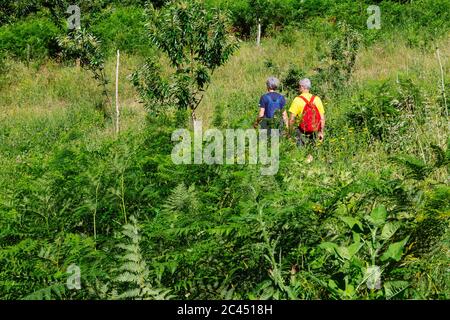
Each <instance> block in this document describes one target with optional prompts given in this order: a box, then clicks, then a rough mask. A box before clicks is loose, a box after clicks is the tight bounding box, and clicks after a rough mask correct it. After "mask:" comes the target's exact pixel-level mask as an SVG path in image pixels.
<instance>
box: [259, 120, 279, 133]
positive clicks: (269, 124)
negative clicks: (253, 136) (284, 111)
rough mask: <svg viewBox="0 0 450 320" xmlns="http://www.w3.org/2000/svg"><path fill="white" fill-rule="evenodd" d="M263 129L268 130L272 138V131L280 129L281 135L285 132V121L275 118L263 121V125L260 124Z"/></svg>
mask: <svg viewBox="0 0 450 320" xmlns="http://www.w3.org/2000/svg"><path fill="white" fill-rule="evenodd" d="M259 126H260V128H261V129H266V130H267V134H268V135H269V136H270V133H271V129H279V130H280V135H281V134H282V133H283V131H284V122H283V120H282V119H281V120H276V119H274V118H264V119H262V120H261V123H260V124H259Z"/></svg>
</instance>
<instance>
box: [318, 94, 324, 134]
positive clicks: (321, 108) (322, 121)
mask: <svg viewBox="0 0 450 320" xmlns="http://www.w3.org/2000/svg"><path fill="white" fill-rule="evenodd" d="M317 108H318V109H319V112H320V132H319V140H320V141H323V139H324V136H325V123H326V120H325V108H324V107H323V103H322V100H321V99H320V98H318V99H317Z"/></svg>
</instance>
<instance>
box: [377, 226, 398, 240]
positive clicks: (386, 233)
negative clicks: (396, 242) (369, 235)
mask: <svg viewBox="0 0 450 320" xmlns="http://www.w3.org/2000/svg"><path fill="white" fill-rule="evenodd" d="M399 227H400V225H399V224H398V223H394V222H388V223H386V224H385V225H384V227H383V230H382V231H381V239H382V240H389V239H390V238H392V236H393V235H394V234H395V233H396V232H397V230H398V229H399Z"/></svg>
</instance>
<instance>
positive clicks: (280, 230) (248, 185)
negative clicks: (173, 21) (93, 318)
mask: <svg viewBox="0 0 450 320" xmlns="http://www.w3.org/2000/svg"><path fill="white" fill-rule="evenodd" d="M151 2H153V4H154V5H155V8H159V7H161V6H162V5H163V3H164V1H151ZM188 2H191V1H186V3H188ZM374 3H377V4H378V5H379V6H380V7H381V10H382V28H381V29H380V30H368V29H367V26H366V20H367V17H368V14H367V10H366V9H367V6H368V5H370V4H374ZM144 4H145V1H112V0H110V1H108V0H96V1H79V5H80V7H81V10H82V19H81V22H82V28H83V29H82V30H81V31H78V32H68V31H67V30H66V27H65V19H66V18H67V16H68V14H65V8H66V7H67V5H68V2H66V1H49V0H47V1H43V0H34V1H25V0H23V1H3V2H2V3H1V4H0V22H1V23H2V25H1V26H0V72H1V74H0V108H1V111H2V112H1V113H0V167H1V170H0V299H132V298H145V299H172V298H177V299H449V298H450V288H449V284H450V277H449V272H448V267H449V258H450V257H449V252H450V251H449V250H450V234H449V218H450V201H449V199H450V187H449V185H448V181H449V175H448V174H449V172H448V169H449V164H450V149H449V147H450V139H449V137H448V133H449V123H448V111H449V110H448V103H449V102H448V99H449V97H450V85H449V83H450V77H449V76H448V69H449V67H450V60H449V57H450V38H449V34H450V33H449V32H450V28H449V27H450V25H449V21H450V19H449V18H450V17H449V16H448V15H449V14H450V3H449V2H448V1H444V0H439V1H436V0H434V1H431V0H420V1H411V2H410V1H363V0H361V1H350V0H348V1H347V0H341V1H329V0H320V1H319V0H315V1H313V0H311V1H308V0H305V1H303V2H302V1H290V0H286V1H270V0H258V1H256V0H255V1H253V0H237V1H231V0H230V1H226V0H209V1H205V10H206V13H205V15H203V14H202V13H199V14H193V18H192V19H200V21H202V19H208V18H210V17H211V15H213V14H216V13H217V14H219V15H218V16H216V17H221V18H223V20H220V19H219V18H218V19H215V20H214V21H216V24H208V25H209V26H210V28H211V30H213V32H211V34H214V35H216V36H217V34H219V35H218V36H217V37H221V36H226V35H228V33H227V32H228V31H229V28H225V25H226V21H228V19H226V18H225V16H220V14H224V13H225V12H228V14H229V19H230V21H231V29H232V31H234V34H232V35H233V36H234V37H236V38H239V39H240V40H241V42H240V45H239V48H235V47H234V42H233V41H234V38H233V41H231V39H230V41H231V42H230V47H225V49H224V51H220V52H219V53H217V52H216V51H214V50H212V48H215V44H214V41H211V42H208V41H206V42H204V43H202V44H203V45H204V46H202V45H198V40H195V37H194V36H193V37H192V38H190V39H189V40H192V41H193V42H189V41H188V40H186V42H185V43H184V45H185V47H189V48H194V49H193V50H194V51H193V52H195V54H198V57H205V56H206V57H207V58H204V59H203V60H200V58H199V59H193V58H192V57H193V56H192V55H191V56H190V57H189V56H183V54H184V52H186V51H185V50H184V49H183V48H185V47H181V46H180V47H175V46H174V47H173V48H172V47H170V46H168V45H166V43H165V42H164V36H165V35H167V34H168V33H170V32H171V31H170V30H172V29H171V27H170V23H169V22H168V20H167V19H166V20H165V21H164V20H163V18H164V17H165V18H167V17H168V16H167V12H170V11H167V10H169V9H163V11H161V12H162V13H165V14H166V16H164V14H162V17H160V18H161V20H154V19H155V17H158V12H159V11H153V9H152V10H150V11H146V10H145V7H144ZM216 7H218V8H221V9H222V10H227V11H221V12H220V13H218V12H216V11H215V9H213V8H216ZM156 10H158V9H156ZM164 10H166V11H164ZM83 12H84V13H83ZM195 12H198V11H195ZM258 18H261V21H262V24H263V30H264V38H263V42H262V46H261V47H256V46H255V43H254V38H255V27H256V21H257V19H258ZM152 19H153V20H152ZM189 21H190V20H188V21H184V22H185V23H186V25H189ZM221 22H223V23H224V24H223V25H222V24H221ZM157 23H160V25H158V26H159V28H158V30H165V32H164V33H160V34H158V33H155V32H153V33H152V32H151V30H152V25H153V26H155V25H157ZM203 26H204V25H201V24H200V27H199V25H196V26H194V27H192V30H191V31H192V34H194V33H195V35H196V36H198V37H206V38H207V37H208V34H207V33H202V32H201V30H202V28H201V27H203ZM221 32H224V33H223V34H222V33H221ZM80 34H81V35H80ZM155 34H156V35H158V36H159V37H155ZM209 36H211V35H210V34H209ZM230 36H231V34H230ZM179 37H180V34H178V33H176V32H175V31H174V33H173V38H174V39H179ZM206 38H204V39H206ZM207 39H214V37H213V38H207ZM206 44H207V45H206ZM80 48H82V50H81V49H80ZM437 48H439V50H436V49H437ZM116 49H120V50H121V53H122V56H121V57H122V60H121V70H120V79H121V82H120V91H119V96H120V101H121V106H122V126H121V132H120V134H118V135H116V134H115V130H114V121H113V120H114V119H113V117H114V111H113V106H112V104H111V101H110V100H111V99H112V97H113V92H114V91H113V87H114V85H113V83H111V80H110V79H113V77H114V72H115V69H114V68H115V55H114V54H115V50H116ZM172 49H173V50H172ZM178 49H179V50H178ZM222 49H223V48H222ZM438 52H439V56H438V55H437V53H438ZM180 56H181V58H180ZM217 56H220V57H221V58H220V59H219V60H220V61H219V60H215V58H214V57H217ZM438 57H439V58H440V60H439V59H438ZM77 59H78V60H79V63H80V67H77V66H76V63H77V62H76V60H77ZM177 59H178V60H177ZM186 61H187V62H186ZM439 61H440V62H441V64H442V73H443V78H442V73H441V68H440V63H439ZM193 63H194V64H195V66H194V67H193V66H192V65H193ZM190 68H191V69H190ZM192 70H195V72H193V71H192ZM191 71H192V72H191ZM212 71H214V72H212ZM155 74H157V75H158V76H157V77H156V76H155ZM198 74H200V75H201V76H202V77H198V76H196V75H198ZM270 75H275V76H277V77H279V78H280V79H282V83H283V86H282V90H283V93H284V94H286V96H287V98H288V100H289V102H290V101H292V99H293V98H294V97H295V94H296V92H295V89H296V88H295V87H296V83H297V82H298V80H299V79H300V78H301V77H304V76H307V77H309V78H311V79H312V81H313V86H314V87H313V91H314V92H315V93H317V94H319V95H320V96H321V97H322V98H323V101H324V103H325V108H326V112H327V129H326V132H325V140H324V142H323V143H322V144H320V145H318V146H316V147H313V146H309V147H307V148H302V149H299V148H297V147H296V145H295V143H294V142H293V141H291V140H290V139H286V138H284V139H282V140H281V146H280V168H279V171H278V173H277V174H276V175H275V176H261V175H260V171H259V168H258V166H251V165H234V166H231V165H228V166H208V165H191V166H189V165H187V166H182V165H181V166H180V165H175V164H173V162H172V160H171V152H172V148H173V146H174V143H173V142H172V141H171V135H172V132H173V131H174V130H176V129H179V128H191V125H192V124H191V121H190V119H189V117H187V116H186V114H184V113H183V112H180V110H182V111H183V110H184V109H186V108H187V109H189V108H190V109H194V108H192V107H191V104H189V103H192V105H194V102H195V103H197V102H198V103H199V105H198V108H197V105H195V109H196V116H197V118H198V119H201V120H202V121H203V125H204V127H208V128H213V127H216V128H220V129H228V128H242V129H247V128H250V127H251V125H252V123H253V121H254V120H255V117H256V115H257V109H258V108H257V102H258V100H259V97H260V95H261V94H263V93H264V92H265V80H266V78H267V77H268V76H270ZM205 79H206V80H207V81H205ZM183 81H185V82H183ZM203 81H205V82H203ZM442 82H443V83H444V84H445V86H444V88H442ZM183 84H186V85H185V86H183ZM151 88H154V91H152V92H149V90H150V89H151ZM157 90H160V91H157ZM155 92H158V94H157V95H155ZM168 92H169V93H171V94H169V93H168ZM199 92H201V95H202V96H201V99H200V98H199V99H200V100H199V101H197V100H195V101H194V102H192V100H189V99H193V93H195V94H198V93H199ZM165 94H167V97H168V98H167V99H168V100H167V101H166V100H165V101H162V102H161V97H166V96H165ZM183 94H184V95H183ZM173 97H175V98H173ZM180 97H181V98H186V99H188V100H189V101H188V102H186V103H183V101H185V100H182V99H181V98H180ZM171 99H172V100H171ZM180 106H182V107H181V108H180ZM155 111H157V112H155ZM309 154H311V155H312V156H313V157H314V161H312V162H311V163H309V161H306V159H307V156H308V155H309ZM72 265H76V266H78V267H79V268H80V272H81V289H80V290H76V289H73V288H70V287H68V286H67V283H68V281H69V282H70V281H71V279H72V278H71V277H72V276H73V274H72V273H71V272H67V271H68V269H69V270H71V269H70V266H72Z"/></svg>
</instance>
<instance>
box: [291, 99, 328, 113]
mask: <svg viewBox="0 0 450 320" xmlns="http://www.w3.org/2000/svg"><path fill="white" fill-rule="evenodd" d="M301 95H302V96H303V97H305V98H306V100H308V101H311V98H312V96H313V95H312V94H311V93H302V94H301ZM305 105H306V103H305V101H303V99H302V98H300V97H296V98H295V99H294V101H292V104H291V108H290V109H289V112H290V113H293V114H294V115H295V116H296V117H297V116H298V115H301V114H302V113H303V109H304V108H305ZM314 105H315V106H316V107H317V109H318V110H319V113H320V115H321V116H323V115H324V114H325V109H324V107H323V103H322V100H321V99H320V98H319V97H318V96H316V98H315V99H314Z"/></svg>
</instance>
